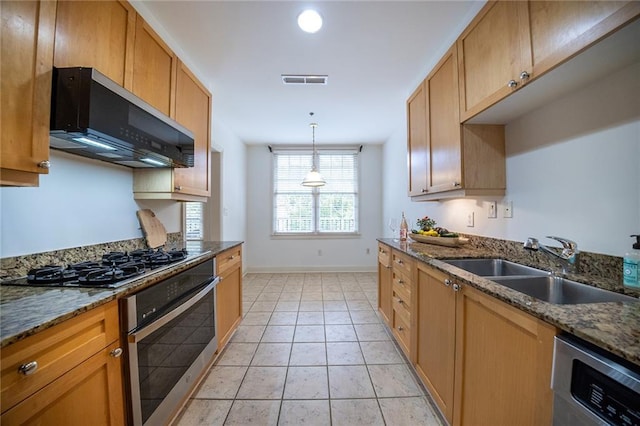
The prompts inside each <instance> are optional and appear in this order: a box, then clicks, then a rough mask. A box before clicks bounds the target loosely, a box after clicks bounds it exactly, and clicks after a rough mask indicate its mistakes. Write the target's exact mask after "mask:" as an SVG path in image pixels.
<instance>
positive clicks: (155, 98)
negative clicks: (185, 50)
mask: <svg viewBox="0 0 640 426" xmlns="http://www.w3.org/2000/svg"><path fill="white" fill-rule="evenodd" d="M177 62H178V57H177V56H176V55H175V53H173V51H172V50H171V49H170V48H169V46H167V44H166V43H165V42H164V41H162V39H161V38H160V36H158V35H157V34H156V33H155V31H153V29H152V28H151V26H149V24H147V23H146V22H145V20H144V19H142V17H141V16H140V15H137V18H136V36H135V43H134V57H133V83H132V85H131V91H132V92H133V93H134V94H135V95H137V96H139V97H140V98H142V99H144V100H145V101H146V102H148V103H149V104H150V105H152V106H153V107H155V108H156V109H158V110H159V111H161V112H163V113H164V114H166V115H168V116H170V117H174V113H175V97H174V93H175V84H176V69H177Z"/></svg>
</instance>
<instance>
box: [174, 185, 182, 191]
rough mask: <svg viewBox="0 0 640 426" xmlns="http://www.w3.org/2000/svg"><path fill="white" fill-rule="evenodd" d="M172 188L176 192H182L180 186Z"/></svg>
mask: <svg viewBox="0 0 640 426" xmlns="http://www.w3.org/2000/svg"><path fill="white" fill-rule="evenodd" d="M174 188H175V190H176V191H182V186H179V185H178V186H176V187H174Z"/></svg>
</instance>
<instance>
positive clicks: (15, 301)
mask: <svg viewBox="0 0 640 426" xmlns="http://www.w3.org/2000/svg"><path fill="white" fill-rule="evenodd" d="M240 244H242V241H215V242H192V241H190V242H188V246H187V248H188V250H189V254H190V257H189V258H188V259H187V261H185V262H181V263H179V264H176V265H175V266H173V267H169V268H163V269H161V270H158V272H157V273H153V274H151V275H147V276H144V277H141V278H140V279H139V280H135V281H132V282H131V283H129V284H127V285H124V286H122V287H119V288H116V289H105V288H101V289H97V288H95V289H94V288H61V287H55V288H52V287H28V286H9V285H0V340H1V343H0V348H4V347H5V346H7V345H9V344H11V343H14V342H16V341H18V340H21V339H23V338H25V337H27V336H30V335H32V334H35V333H37V332H39V331H42V330H44V329H46V328H49V327H52V326H54V325H56V324H59V323H60V322H62V321H65V320H67V319H69V318H72V317H75V316H77V315H79V314H81V313H82V312H85V311H88V310H90V309H92V308H95V307H97V306H100V305H102V304H104V303H107V302H110V301H112V300H114V299H119V298H122V297H125V296H127V295H130V294H132V293H135V292H136V291H139V290H142V289H143V288H145V287H148V286H150V285H152V284H155V283H157V282H158V281H161V280H163V279H165V278H168V277H169V276H171V275H175V274H177V273H178V272H180V271H183V270H185V269H188V268H190V267H192V266H193V265H196V264H198V263H202V262H204V261H206V260H208V259H211V258H213V257H215V256H216V255H217V254H219V253H220V252H223V251H225V250H227V249H230V248H233V247H236V246H238V245H240ZM174 247H175V248H182V247H178V246H171V247H167V249H170V248H174Z"/></svg>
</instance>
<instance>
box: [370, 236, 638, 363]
mask: <svg viewBox="0 0 640 426" xmlns="http://www.w3.org/2000/svg"><path fill="white" fill-rule="evenodd" d="M378 241H380V242H381V243H384V244H386V245H389V246H391V247H393V248H395V249H397V250H400V251H402V252H404V253H406V254H408V255H409V256H411V257H413V258H415V259H417V260H419V261H422V262H425V263H427V264H429V265H430V266H433V267H434V268H437V269H439V270H441V271H443V272H446V273H448V274H451V275H454V276H455V277H456V279H457V280H459V281H462V282H463V283H466V284H469V285H471V286H473V287H474V288H477V289H479V290H481V291H483V292H484V293H487V294H489V295H491V296H493V297H496V298H498V299H500V300H503V301H505V302H507V303H509V304H510V305H512V306H515V307H517V308H519V309H521V310H523V311H525V312H528V313H530V314H532V315H533V316H535V317H537V318H540V319H542V320H543V321H545V322H547V323H549V324H552V325H554V326H555V327H557V328H559V329H560V330H563V331H566V332H568V333H570V334H573V335H575V336H578V337H580V338H582V339H584V340H586V341H588V342H591V343H593V344H595V345H597V346H599V347H601V348H603V349H606V350H608V351H610V352H612V353H614V354H616V355H618V356H620V357H622V358H624V359H626V360H628V361H631V362H633V363H635V364H638V365H640V300H638V301H631V302H609V303H588V304H578V305H555V304H551V303H547V302H543V301H541V300H539V299H536V298H533V297H531V296H528V295H525V294H523V293H520V292H518V291H515V290H512V289H510V288H507V287H504V286H502V285H500V284H497V283H495V282H492V281H490V280H488V279H486V278H482V277H479V276H477V275H474V274H471V273H469V272H466V271H462V270H461V269H459V268H456V267H454V266H451V265H449V264H447V263H444V262H441V261H440V260H439V259H452V258H501V259H506V260H511V261H515V262H518V263H529V266H534V267H535V266H537V265H532V264H531V262H523V259H522V258H521V257H520V254H519V253H517V252H516V253H510V252H505V251H500V250H493V249H491V248H477V247H473V246H471V245H469V246H460V247H457V248H451V247H443V246H437V245H432V244H423V243H417V242H412V241H411V240H409V242H404V243H403V242H398V241H394V240H393V239H385V238H380V239H378ZM570 278H571V279H575V280H578V281H582V282H586V283H590V282H589V281H590V280H589V276H584V275H583V276H577V275H576V276H571V277H570ZM592 281H594V282H595V283H594V282H591V283H590V284H595V285H596V286H598V287H604V288H607V287H610V285H607V284H608V283H606V282H603V281H606V279H603V278H601V277H594V278H593V280H592Z"/></svg>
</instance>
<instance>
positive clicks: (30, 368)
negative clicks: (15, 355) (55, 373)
mask: <svg viewBox="0 0 640 426" xmlns="http://www.w3.org/2000/svg"><path fill="white" fill-rule="evenodd" d="M37 369H38V361H31V362H27V363H26V364H22V365H21V366H20V367H18V372H19V373H20V374H24V375H25V376H30V375H32V374H33V373H35V372H36V370H37Z"/></svg>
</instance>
